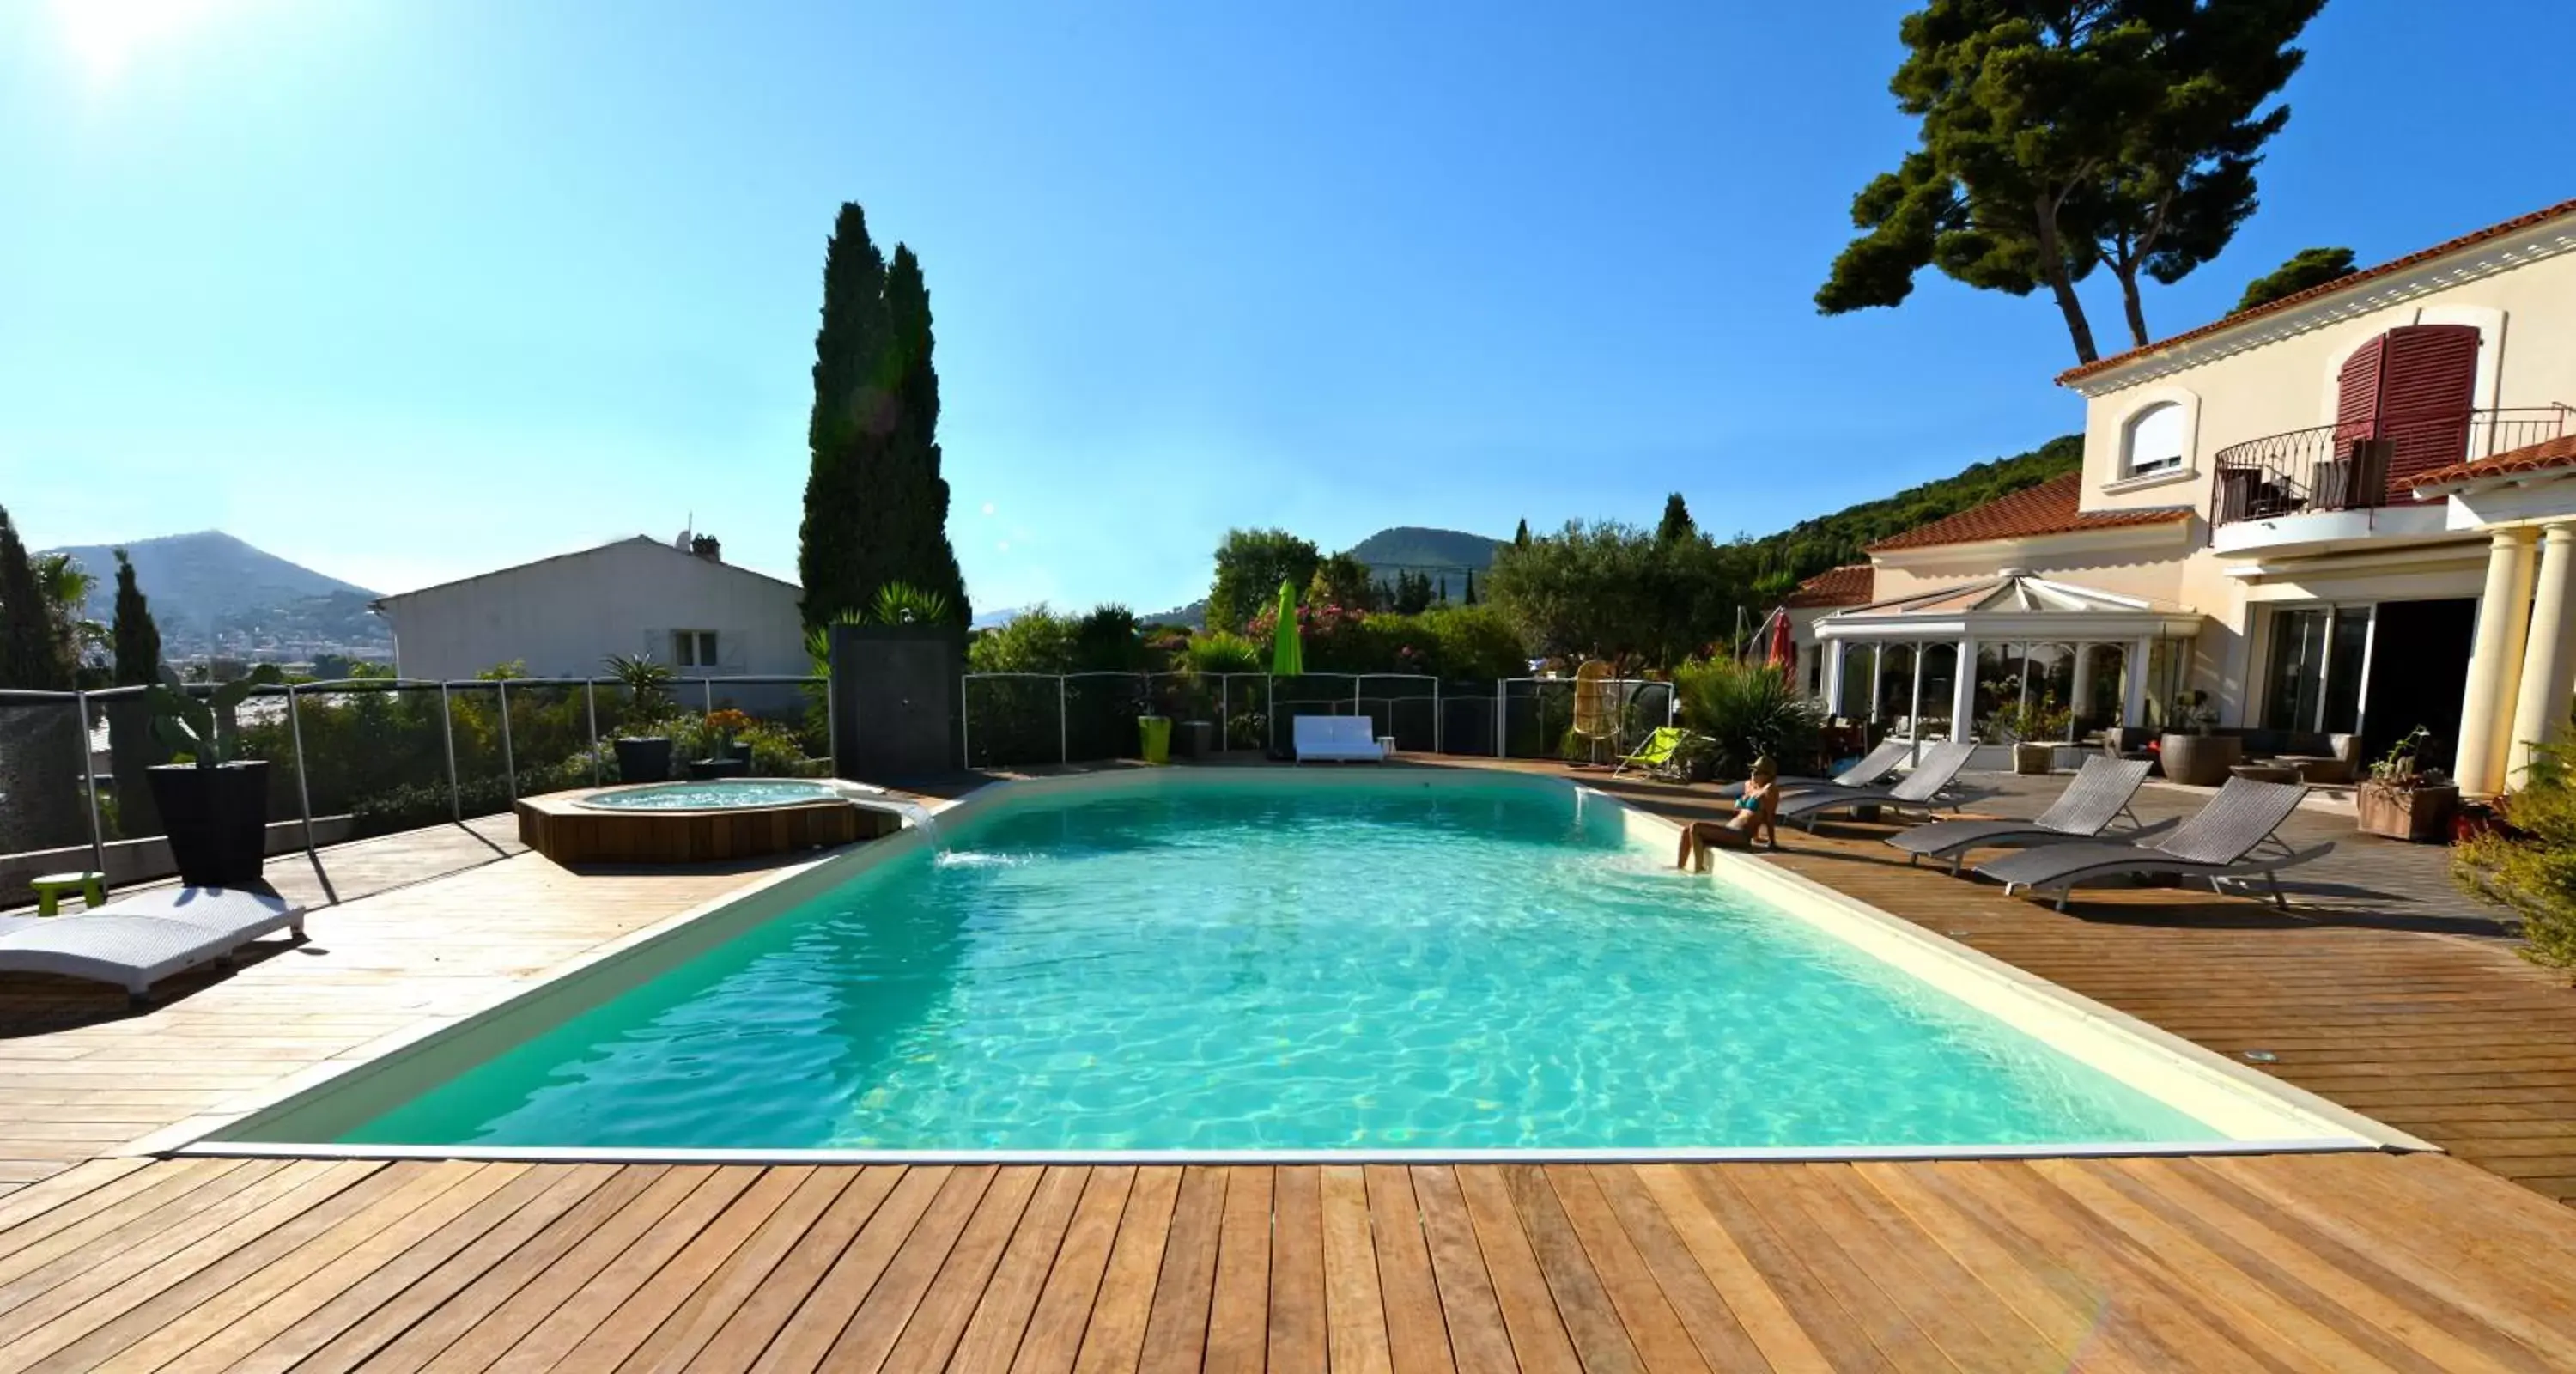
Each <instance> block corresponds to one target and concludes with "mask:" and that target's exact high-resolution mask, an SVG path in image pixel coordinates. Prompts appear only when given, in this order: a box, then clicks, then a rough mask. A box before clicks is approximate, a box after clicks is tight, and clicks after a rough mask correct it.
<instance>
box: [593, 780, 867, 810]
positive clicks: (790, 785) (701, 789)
mask: <svg viewBox="0 0 2576 1374" xmlns="http://www.w3.org/2000/svg"><path fill="white" fill-rule="evenodd" d="M839 795H840V794H839V793H838V792H835V791H834V790H832V788H831V787H830V786H829V785H827V784H824V783H819V782H800V781H798V780H796V779H794V778H715V779H710V780H708V781H706V782H652V783H643V784H640V785H638V786H635V787H620V788H618V789H616V790H615V791H611V792H594V793H592V794H591V795H589V796H587V797H584V798H582V799H581V804H582V805H583V806H596V807H599V808H601V809H603V810H607V811H710V810H722V809H724V808H726V807H741V806H787V805H792V804H794V803H796V802H810V801H830V800H831V799H832V798H834V797H836V796H839Z"/></svg>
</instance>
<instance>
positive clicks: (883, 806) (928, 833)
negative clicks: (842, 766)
mask: <svg viewBox="0 0 2576 1374" xmlns="http://www.w3.org/2000/svg"><path fill="white" fill-rule="evenodd" d="M840 791H841V798H842V800H844V801H847V802H848V803H849V804H850V805H852V806H855V807H859V808H861V809H863V810H867V811H884V812H888V813H890V814H892V815H896V816H900V817H902V818H903V819H905V820H907V821H909V822H911V823H912V828H913V829H915V830H918V831H920V832H921V837H922V838H923V839H925V840H927V841H929V842H930V847H931V848H932V849H934V850H937V851H939V852H940V853H943V854H945V853H947V852H948V842H947V841H946V840H943V839H941V838H940V837H939V821H938V819H937V818H936V817H934V816H933V815H932V814H931V812H930V808H929V807H927V806H924V805H922V804H921V803H919V802H917V801H913V800H912V799H910V798H908V797H895V796H888V795H887V794H886V793H885V792H884V791H882V790H881V789H878V788H874V787H864V786H860V785H857V784H853V783H842V784H841V785H840Z"/></svg>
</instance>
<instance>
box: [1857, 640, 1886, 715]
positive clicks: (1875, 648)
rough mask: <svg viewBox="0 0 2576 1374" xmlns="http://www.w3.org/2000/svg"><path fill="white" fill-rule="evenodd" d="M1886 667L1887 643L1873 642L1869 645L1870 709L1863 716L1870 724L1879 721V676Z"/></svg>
mask: <svg viewBox="0 0 2576 1374" xmlns="http://www.w3.org/2000/svg"><path fill="white" fill-rule="evenodd" d="M1886 667H1887V646H1886V645H1884V644H1872V645H1870V646H1869V709H1868V710H1867V711H1866V712H1863V713H1862V716H1861V718H1862V719H1863V720H1866V721H1868V722H1869V723H1870V724H1872V725H1876V724H1877V723H1878V680H1879V676H1880V674H1881V673H1882V672H1884V671H1885V669H1886Z"/></svg>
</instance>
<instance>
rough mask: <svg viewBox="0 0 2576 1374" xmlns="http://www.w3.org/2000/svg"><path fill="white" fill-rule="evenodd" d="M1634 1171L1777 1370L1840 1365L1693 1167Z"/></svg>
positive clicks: (1793, 1372)
mask: <svg viewBox="0 0 2576 1374" xmlns="http://www.w3.org/2000/svg"><path fill="white" fill-rule="evenodd" d="M1630 1172H1632V1173H1634V1174H1635V1176H1636V1179H1637V1182H1638V1183H1639V1184H1640V1185H1641V1186H1643V1187H1644V1188H1645V1190H1646V1193H1647V1195H1648V1196H1650V1197H1652V1198H1653V1199H1654V1201H1655V1207H1656V1209H1657V1210H1658V1211H1660V1212H1662V1213H1663V1216H1664V1220H1665V1221H1666V1222H1667V1223H1668V1224H1670V1225H1671V1226H1672V1228H1673V1230H1674V1232H1675V1233H1676V1234H1677V1235H1679V1236H1680V1237H1681V1242H1682V1244H1683V1246H1684V1247H1686V1248H1687V1249H1688V1250H1689V1251H1690V1256H1691V1259H1692V1261H1693V1262H1694V1263H1696V1264H1698V1265H1699V1271H1700V1274H1701V1275H1702V1276H1703V1277H1705V1278H1706V1279H1707V1280H1708V1283H1709V1286H1710V1287H1711V1288H1714V1289H1715V1290H1716V1291H1717V1295H1718V1297H1719V1299H1720V1300H1721V1301H1723V1302H1725V1304H1726V1308H1727V1311H1729V1312H1730V1313H1733V1314H1734V1316H1735V1319H1736V1321H1738V1322H1739V1323H1741V1324H1742V1325H1743V1327H1744V1333H1745V1334H1746V1335H1747V1336H1749V1337H1751V1338H1752V1341H1753V1344H1754V1346H1755V1347H1756V1348H1758V1349H1759V1350H1760V1351H1761V1352H1762V1358H1763V1359H1764V1360H1765V1361H1767V1362H1768V1363H1769V1364H1770V1366H1771V1367H1772V1368H1773V1369H1776V1370H1780V1371H1782V1374H1822V1371H1826V1370H1830V1369H1833V1368H1835V1367H1836V1365H1835V1364H1834V1362H1833V1361H1831V1360H1828V1359H1827V1358H1826V1356H1825V1352H1824V1351H1823V1350H1821V1349H1819V1348H1818V1347H1817V1344H1816V1341H1815V1338H1813V1337H1811V1336H1809V1335H1808V1334H1807V1329H1806V1328H1805V1327H1803V1326H1801V1325H1799V1324H1798V1319H1797V1317H1796V1316H1795V1315H1793V1314H1792V1313H1791V1312H1790V1311H1789V1307H1788V1304H1787V1303H1785V1302H1783V1301H1782V1300H1781V1297H1780V1295H1779V1294H1778V1293H1777V1292H1774V1291H1773V1290H1772V1287H1771V1284H1770V1282H1769V1281H1768V1280H1766V1279H1765V1278H1764V1277H1763V1276H1762V1271H1761V1269H1760V1267H1759V1266H1757V1265H1755V1264H1754V1262H1753V1260H1752V1258H1751V1257H1750V1256H1749V1255H1747V1254H1746V1253H1745V1250H1744V1247H1743V1246H1742V1245H1740V1244H1738V1243H1737V1241H1736V1239H1735V1237H1734V1236H1733V1235H1732V1234H1731V1233H1729V1232H1728V1231H1727V1229H1726V1227H1725V1225H1724V1223H1722V1222H1720V1221H1719V1220H1718V1219H1717V1217H1716V1216H1715V1215H1713V1214H1712V1213H1711V1212H1710V1211H1709V1209H1708V1206H1707V1204H1706V1203H1705V1202H1704V1201H1703V1200H1702V1199H1701V1198H1700V1195H1699V1192H1698V1190H1697V1189H1696V1188H1694V1187H1693V1186H1692V1184H1691V1181H1690V1173H1689V1171H1686V1170H1684V1169H1682V1168H1679V1167H1677V1166H1674V1165H1669V1164H1659V1165H1640V1166H1637V1167H1636V1168H1634V1169H1633V1170H1631V1171H1630ZM1872 1362H1875V1356H1874V1355H1873V1356H1872Z"/></svg>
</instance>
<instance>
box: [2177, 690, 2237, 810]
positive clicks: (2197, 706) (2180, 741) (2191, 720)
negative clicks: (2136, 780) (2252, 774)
mask: <svg viewBox="0 0 2576 1374" xmlns="http://www.w3.org/2000/svg"><path fill="white" fill-rule="evenodd" d="M2217 723H2218V711H2217V709H2216V708H2214V707H2212V706H2211V705H2210V704H2209V693H2207V692H2204V691H2201V690H2199V689H2197V688H2195V689H2193V690H2191V691H2188V692H2185V693H2183V694H2182V695H2180V696H2178V697H2175V698H2174V704H2173V710H2172V711H2171V712H2169V713H2167V717H2166V729H2165V735H2164V738H2163V739H2162V740H2161V741H2159V742H2158V747H2157V750H2156V757H2157V759H2158V761H2159V762H2160V763H2161V764H2162V765H2163V767H2164V770H2165V778H2166V780H2168V781H2171V782H2179V783H2188V784H2190V785H2192V786H2195V787H2215V786H2217V785H2218V784H2220V783H2222V782H2225V781H2227V775H2228V770H2229V769H2231V768H2234V767H2235V766H2236V765H2237V763H2238V762H2239V761H2240V760H2242V759H2243V758H2244V756H2245V741H2244V740H2242V739H2239V738H2237V737H2236V736H2234V735H2213V734H2211V733H2209V729H2210V727H2211V726H2213V725H2216V724H2217Z"/></svg>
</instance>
